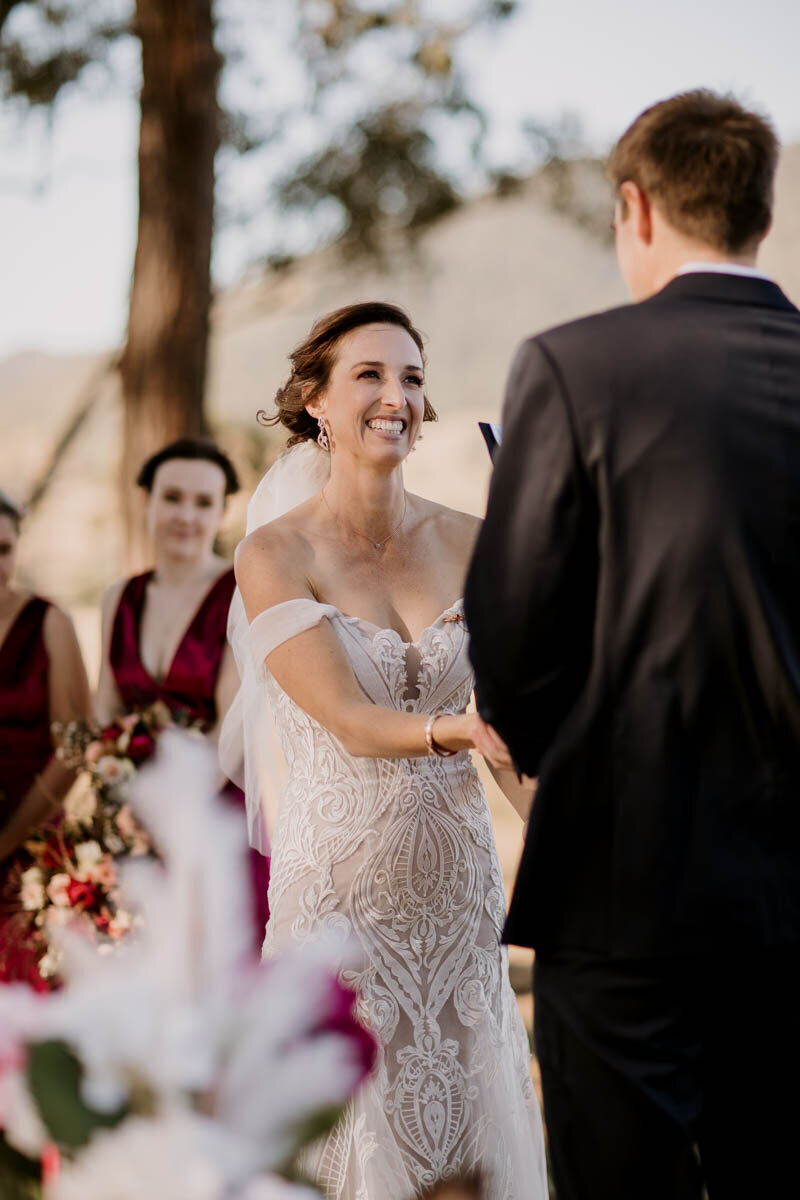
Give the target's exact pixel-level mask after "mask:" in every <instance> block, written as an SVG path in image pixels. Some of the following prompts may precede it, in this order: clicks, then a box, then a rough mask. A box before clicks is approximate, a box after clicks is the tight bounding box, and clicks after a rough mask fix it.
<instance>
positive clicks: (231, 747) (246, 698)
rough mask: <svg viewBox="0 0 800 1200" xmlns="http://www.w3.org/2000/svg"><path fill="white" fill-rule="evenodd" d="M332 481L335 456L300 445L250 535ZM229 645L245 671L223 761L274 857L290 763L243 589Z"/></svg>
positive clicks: (284, 461) (255, 507)
mask: <svg viewBox="0 0 800 1200" xmlns="http://www.w3.org/2000/svg"><path fill="white" fill-rule="evenodd" d="M329 475H330V456H329V455H328V454H326V453H325V451H323V450H320V448H319V446H317V444H316V442H312V441H305V442H300V443H298V444H297V445H296V446H292V448H291V449H290V450H286V451H285V452H284V453H283V454H282V455H281V456H280V458H279V459H278V461H277V462H276V463H275V464H274V466H272V467H271V468H270V469H269V471H267V473H266V475H265V476H264V478H263V479H262V480H261V482H260V483H259V485H258V487H257V488H256V490H255V492H254V493H253V496H252V498H251V500H250V503H249V504H248V506H247V532H248V533H252V532H253V530H254V529H258V527H259V526H260V525H266V524H267V523H268V522H269V521H274V520H276V519H277V518H278V517H280V516H282V515H283V514H284V513H287V512H289V511H290V509H293V508H296V507H297V506H298V504H303V503H304V501H306V500H309V499H310V498H311V497H312V496H314V495H315V494H316V493H317V492H318V491H319V490H320V489H321V488H322V487H324V485H325V483H326V481H327V479H328V476H329ZM228 641H229V642H230V644H231V647H232V648H233V654H234V658H235V659H236V666H237V668H238V670H239V690H238V692H237V693H236V696H235V698H234V700H233V703H232V704H231V706H230V708H229V709H228V712H227V713H226V715H225V719H224V721H223V723H222V729H221V731H220V737H219V760H220V764H221V766H222V769H223V771H224V772H225V774H226V775H227V776H228V778H229V779H232V780H233V781H234V783H237V784H238V785H239V786H240V787H242V788H244V793H245V797H246V799H247V829H248V834H249V837H250V844H251V845H252V846H254V847H255V848H256V849H257V850H260V851H261V853H262V854H269V833H268V819H267V815H268V814H273V815H274V813H275V812H276V810H277V800H278V796H279V795H280V792H281V789H282V788H283V784H284V781H285V776H286V763H285V760H284V757H283V753H282V751H281V749H280V745H279V742H278V737H277V732H276V729H275V722H274V720H273V716H272V709H271V705H270V703H269V698H268V696H267V690H266V688H265V686H264V680H263V666H262V664H261V663H260V662H257V661H256V659H255V656H254V653H253V649H252V648H251V642H250V626H249V624H248V621H247V616H246V614H245V610H244V604H243V602H242V596H241V593H240V591H239V589H238V587H237V589H236V591H235V592H234V593H233V599H232V601H231V607H230V612H229V614H228Z"/></svg>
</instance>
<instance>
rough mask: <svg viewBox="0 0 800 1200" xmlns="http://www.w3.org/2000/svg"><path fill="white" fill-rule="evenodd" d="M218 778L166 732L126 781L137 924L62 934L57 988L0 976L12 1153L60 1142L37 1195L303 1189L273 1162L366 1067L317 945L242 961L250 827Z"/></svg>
mask: <svg viewBox="0 0 800 1200" xmlns="http://www.w3.org/2000/svg"><path fill="white" fill-rule="evenodd" d="M216 790H217V768H216V763H215V761H214V759H213V755H212V753H211V752H210V751H209V749H208V748H207V746H206V745H205V744H204V743H202V742H199V741H198V740H196V739H192V738H187V737H186V736H185V735H182V734H180V733H177V732H167V733H165V734H164V735H163V736H162V737H161V739H160V741H159V752H158V755H157V758H156V761H155V763H154V764H152V765H150V766H148V767H147V768H145V769H143V770H142V771H141V772H140V773H138V774H137V776H136V779H135V780H134V782H133V783H132V784H131V785H130V786H129V788H128V789H127V793H126V795H127V799H128V801H129V803H130V805H131V809H132V811H133V813H134V814H135V817H136V819H137V820H140V821H141V822H142V824H143V825H144V826H145V827H146V828H147V829H148V830H149V831H150V832H151V834H152V836H153V839H154V841H155V842H156V844H157V845H158V847H159V850H160V852H161V854H162V856H163V861H160V862H156V861H153V860H145V859H139V860H136V861H131V862H129V863H127V864H126V865H125V866H124V868H123V870H122V879H121V892H122V895H123V897H124V903H125V905H126V908H131V909H132V910H134V911H136V912H137V913H139V914H141V918H142V921H141V923H142V929H141V932H140V935H139V936H138V937H137V938H136V939H134V940H133V941H131V942H129V943H128V944H127V946H126V950H125V953H124V954H121V955H117V956H111V957H103V956H101V955H99V954H98V952H97V950H96V948H95V947H93V946H92V945H91V944H90V943H88V942H87V941H86V940H85V939H84V938H82V937H80V936H79V935H77V934H76V933H75V932H74V931H72V930H70V929H69V927H66V928H62V929H58V930H55V931H54V932H53V935H52V936H53V938H54V939H55V940H56V941H57V944H58V947H59V950H60V953H61V955H62V962H63V966H62V971H63V975H64V979H65V987H64V989H63V991H61V992H60V993H57V994H53V995H50V996H47V997H37V996H35V995H34V993H33V992H30V991H28V989H26V988H24V987H6V988H0V1124H2V1125H3V1126H4V1128H5V1136H6V1139H7V1141H8V1143H9V1144H10V1145H11V1146H13V1147H15V1148H16V1149H18V1150H19V1151H21V1152H22V1153H23V1154H26V1155H28V1156H31V1155H34V1154H41V1153H42V1152H43V1151H44V1150H45V1148H46V1146H47V1145H48V1143H54V1144H55V1145H56V1146H57V1147H58V1148H59V1150H60V1151H61V1153H62V1156H63V1165H62V1169H61V1171H60V1173H59V1175H58V1177H57V1179H56V1180H55V1181H53V1182H52V1183H51V1184H49V1185H48V1187H47V1191H46V1196H47V1200H73V1198H77V1197H80V1200H129V1198H130V1200H134V1197H135V1198H136V1200H140V1198H141V1197H142V1196H147V1200H222V1198H223V1197H224V1198H225V1200H228V1198H233V1197H235V1198H236V1200H284V1197H285V1198H286V1200H301V1196H302V1193H303V1189H299V1188H297V1187H296V1186H295V1185H294V1184H289V1183H288V1182H281V1180H280V1179H277V1178H275V1175H282V1176H286V1177H287V1179H288V1178H290V1177H291V1176H292V1174H293V1164H294V1161H295V1159H296V1157H297V1154H298V1152H299V1150H300V1149H301V1147H302V1146H303V1145H304V1144H306V1143H307V1142H308V1141H310V1140H312V1139H313V1138H315V1137H317V1136H319V1135H320V1134H321V1133H323V1132H325V1131H326V1130H327V1129H329V1128H330V1126H331V1125H332V1124H333V1122H334V1121H335V1119H336V1118H337V1116H338V1114H339V1113H340V1111H341V1109H342V1107H343V1106H344V1105H345V1104H346V1102H347V1101H348V1100H349V1099H350V1097H351V1096H352V1094H353V1092H354V1091H355V1090H356V1088H357V1087H358V1086H359V1084H360V1083H361V1081H362V1080H363V1079H364V1078H365V1076H366V1075H367V1074H368V1073H369V1071H370V1070H371V1068H372V1065H373V1062H374V1057H375V1044H374V1041H373V1039H372V1037H371V1035H370V1034H368V1033H367V1032H366V1031H365V1030H364V1029H363V1028H361V1027H360V1026H359V1025H358V1023H357V1022H356V1020H355V1016H354V1002H355V997H354V995H353V993H352V992H350V991H349V990H347V989H345V988H344V987H343V986H342V985H341V984H340V983H339V982H338V980H337V978H336V975H335V973H334V972H333V970H332V968H331V966H330V965H329V964H328V963H327V962H326V961H325V958H324V956H323V954H322V953H321V952H317V954H316V956H315V955H313V954H311V955H309V954H305V955H302V956H301V955H299V954H292V955H286V956H284V957H281V958H277V959H275V960H273V961H271V962H269V963H265V964H261V965H259V966H253V965H252V963H251V960H250V955H249V948H250V937H251V932H250V923H249V908H248V905H249V897H248V894H247V881H248V872H247V863H246V844H245V835H244V831H243V829H242V827H241V823H240V822H239V821H238V820H237V818H236V817H235V816H234V815H233V814H232V813H231V812H230V811H229V810H227V809H226V808H225V806H224V805H222V804H220V802H219V801H218V800H217V798H216ZM84 845H85V847H86V848H85V849H84V850H83V852H82V855H81V863H82V867H83V870H84V874H85V879H84V881H83V882H84V883H85V885H86V886H87V887H89V888H91V887H92V886H94V885H93V884H92V872H93V871H95V870H96V869H97V867H98V865H99V863H100V862H102V859H98V857H97V852H96V851H95V849H94V848H93V847H92V846H91V844H90V843H85V844H84ZM29 882H30V884H31V889H32V890H33V885H34V884H36V883H37V880H31V881H29ZM308 1194H309V1193H308V1192H307V1191H306V1195H308ZM312 1194H313V1193H312Z"/></svg>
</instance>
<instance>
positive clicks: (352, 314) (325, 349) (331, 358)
mask: <svg viewBox="0 0 800 1200" xmlns="http://www.w3.org/2000/svg"><path fill="white" fill-rule="evenodd" d="M362 325H399V327H400V328H401V329H405V331H406V333H407V334H408V335H409V337H411V338H413V340H414V341H415V342H416V344H417V346H418V348H419V352H420V354H421V355H422V362H423V365H424V364H425V351H424V349H423V340H422V334H421V333H420V332H419V330H418V329H416V328H415V326H414V325H412V323H411V318H410V317H409V316H408V314H407V313H405V312H404V311H403V309H402V308H398V307H397V305H395V304H387V303H384V302H383V301H380V300H373V301H368V302H367V303H365V304H348V305H347V307H346V308H337V309H336V310H335V311H334V312H331V313H327V314H326V315H325V316H324V317H320V318H319V320H318V321H315V322H314V324H313V325H312V327H311V332H310V333H309V335H308V337H307V338H306V339H305V341H303V342H301V343H300V345H299V346H296V347H295V349H294V350H293V351H292V353H291V354H290V355H289V361H290V362H291V364H292V373H291V375H290V376H289V378H288V379H287V381H286V383H285V384H284V385H283V387H281V388H278V390H277V392H276V393H275V406H276V408H277V410H278V411H277V412H276V413H275V414H274V415H273V416H268V415H267V413H266V412H264V410H263V409H262V410H261V411H260V412H259V413H258V414H257V419H258V421H259V422H260V424H262V425H284V426H285V427H286V428H287V429H288V430H289V434H290V437H289V442H288V445H290V446H294V445H295V444H296V443H297V442H306V441H312V442H313V441H316V440H317V435H318V433H319V425H318V423H317V420H316V418H315V417H312V416H311V414H310V413H309V412H306V405H307V404H311V403H312V402H313V401H314V400H315V399H316V398H317V396H319V395H320V394H321V393H322V392H324V391H325V387H326V386H327V383H328V380H329V379H330V375H331V371H332V370H333V366H334V364H335V362H336V356H337V350H338V346H339V342H340V341H341V340H342V338H343V337H344V336H345V334H346V333H350V331H351V330H353V329H359V328H360V327H361V326H362ZM308 384H311V385H312V386H311V388H308V386H307V385H308ZM304 388H305V389H306V392H305V395H304V394H303V390H304ZM422 419H423V421H435V420H436V419H437V418H436V411H435V409H434V408H433V406H432V404H431V403H430V401H429V400H428V397H427V396H425V409H424V413H423V417H422Z"/></svg>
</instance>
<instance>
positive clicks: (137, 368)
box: [0, 0, 515, 559]
mask: <svg viewBox="0 0 800 1200" xmlns="http://www.w3.org/2000/svg"><path fill="white" fill-rule="evenodd" d="M514 9H515V0H269V3H266V2H265V0H0V90H1V93H2V95H3V96H4V98H5V99H6V101H8V102H12V103H13V102H16V103H18V104H20V105H22V106H27V107H30V108H39V109H45V110H46V111H48V112H49V113H51V114H55V115H57V112H58V104H59V100H60V98H61V97H62V96H63V95H64V94H65V92H66V91H67V90H68V89H70V88H74V87H80V86H81V85H82V84H83V83H84V82H85V81H86V80H87V78H88V77H89V75H90V73H92V72H93V73H95V74H96V73H97V72H98V71H102V72H105V73H106V75H107V76H108V79H109V81H110V84H111V85H112V86H113V84H114V80H115V76H116V73H117V67H118V62H119V57H118V55H119V47H120V46H121V45H123V44H127V45H128V46H130V45H132V44H134V45H135V44H136V43H137V42H138V49H139V56H138V59H139V62H140V75H139V104H140V136H139V152H138V182H139V218H138V221H139V224H138V238H137V248H136V256H135V261H134V268H133V278H132V284H131V296H130V311H129V320H128V329H127V336H126V343H125V346H124V349H123V351H122V354H121V356H120V359H119V371H120V378H121V381H122V390H123V396H124V406H125V446H124V453H123V463H124V471H123V475H124V478H123V492H124V495H125V496H126V497H128V498H129V496H130V492H131V490H132V480H133V477H134V476H135V474H136V471H137V469H138V466H139V464H140V463H141V461H142V460H143V458H144V457H145V456H146V455H147V454H149V453H151V452H152V451H153V450H154V449H155V448H157V447H158V446H159V445H161V444H163V443H164V442H165V441H166V440H169V439H171V438H173V437H177V436H179V435H182V434H185V433H194V434H203V433H205V432H206V416H205V409H204V394H205V380H206V359H207V346H208V328H209V311H210V305H211V298H212V292H211V254H212V241H213V235H214V229H215V226H216V225H219V224H221V223H224V222H225V221H230V220H238V221H240V222H242V221H243V222H250V223H251V224H253V225H254V226H258V225H259V223H261V224H263V216H264V213H265V212H266V213H267V214H268V215H269V216H270V218H271V220H270V221H269V222H268V224H269V235H268V244H267V245H266V246H264V247H263V251H264V254H265V255H266V254H267V252H269V253H270V254H271V256H272V257H274V258H275V259H276V260H281V259H283V260H285V259H286V258H287V257H291V256H292V254H294V253H296V252H298V251H299V250H301V249H304V248H306V247H307V246H308V245H309V244H311V243H313V241H314V240H315V239H316V240H320V239H324V240H338V241H339V242H340V244H341V245H342V247H343V248H344V249H345V250H347V251H348V252H350V253H353V252H368V253H373V254H374V253H380V252H381V249H382V247H383V246H384V245H385V243H386V239H387V237H389V238H391V237H397V236H400V237H402V238H407V237H413V236H414V235H415V234H416V233H417V232H418V231H419V230H420V229H422V228H423V227H424V226H425V225H427V224H429V223H430V222H432V221H434V220H436V219H437V218H438V217H440V216H441V215H443V214H444V213H446V212H447V211H448V210H450V209H452V208H453V207H454V206H455V205H456V204H457V203H458V201H459V197H460V194H461V189H462V188H463V187H464V186H465V185H467V186H468V185H469V182H470V180H471V179H474V177H475V174H476V172H479V171H480V168H481V161H482V152H483V145H484V135H485V132H486V121H485V116H484V113H483V112H482V111H481V109H480V107H479V106H478V105H477V104H476V103H475V101H474V100H473V98H472V97H471V96H470V91H469V87H468V85H467V82H466V80H465V78H464V74H463V71H462V70H461V69H460V67H459V63H458V57H459V47H460V46H461V45H462V44H463V43H464V42H465V40H467V39H469V38H470V37H472V36H473V35H474V34H475V33H476V31H478V32H479V31H486V30H489V29H491V28H492V27H494V26H497V25H498V24H499V23H501V22H503V21H505V20H506V19H507V18H508V17H509V16H511V14H512V13H513V11H514ZM120 83H121V86H126V84H125V81H124V80H121V81H120ZM127 86H130V84H129V83H128V84H127ZM245 160H246V161H247V163H248V164H250V165H249V166H248V180H249V185H248V186H247V187H243V186H242V183H241V178H239V180H238V182H237V178H236V176H237V172H241V170H242V168H241V163H242V162H243V161H245ZM253 179H255V180H256V183H255V184H253V182H252V181H253ZM245 192H246V193H248V199H247V200H245V201H242V200H241V199H240V197H241V195H242V194H243V193H245ZM128 513H129V521H128V529H129V535H130V538H131V541H132V546H133V553H132V557H133V558H134V559H135V558H138V557H140V556H141V531H140V530H138V529H137V522H136V519H135V516H134V514H133V511H132V510H131V509H130V507H128Z"/></svg>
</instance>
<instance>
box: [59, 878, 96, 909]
mask: <svg viewBox="0 0 800 1200" xmlns="http://www.w3.org/2000/svg"><path fill="white" fill-rule="evenodd" d="M67 899H68V900H69V902H70V906H71V907H72V908H83V909H87V908H92V907H93V906H94V905H96V904H97V903H98V901H99V899H100V893H99V892H98V890H97V887H96V885H95V884H93V883H89V882H88V881H87V880H85V879H70V881H69V883H68V884H67Z"/></svg>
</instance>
